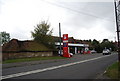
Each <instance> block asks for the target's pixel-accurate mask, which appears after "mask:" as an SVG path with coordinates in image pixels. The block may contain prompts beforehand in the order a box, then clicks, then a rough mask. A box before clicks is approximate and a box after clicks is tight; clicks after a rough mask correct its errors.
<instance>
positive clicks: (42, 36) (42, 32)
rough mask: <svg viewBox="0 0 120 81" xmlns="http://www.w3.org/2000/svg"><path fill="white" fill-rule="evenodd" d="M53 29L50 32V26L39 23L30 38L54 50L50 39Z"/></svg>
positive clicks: (45, 23) (43, 22)
mask: <svg viewBox="0 0 120 81" xmlns="http://www.w3.org/2000/svg"><path fill="white" fill-rule="evenodd" d="M52 31H53V29H51V30H50V25H49V24H48V23H47V22H45V21H41V23H39V24H37V26H36V27H35V29H34V31H32V32H31V34H32V37H33V38H34V40H35V41H37V42H38V43H43V44H44V45H46V46H48V47H52V48H54V40H53V37H52V33H53V32H52Z"/></svg>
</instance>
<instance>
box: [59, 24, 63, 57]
mask: <svg viewBox="0 0 120 81" xmlns="http://www.w3.org/2000/svg"><path fill="white" fill-rule="evenodd" d="M59 40H60V55H62V51H61V26H60V23H59Z"/></svg>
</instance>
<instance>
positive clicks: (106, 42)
mask: <svg viewBox="0 0 120 81" xmlns="http://www.w3.org/2000/svg"><path fill="white" fill-rule="evenodd" d="M101 47H102V49H105V48H107V49H111V50H113V51H115V50H116V46H115V44H114V43H113V42H112V41H111V42H110V41H109V40H108V39H103V41H102V43H101Z"/></svg>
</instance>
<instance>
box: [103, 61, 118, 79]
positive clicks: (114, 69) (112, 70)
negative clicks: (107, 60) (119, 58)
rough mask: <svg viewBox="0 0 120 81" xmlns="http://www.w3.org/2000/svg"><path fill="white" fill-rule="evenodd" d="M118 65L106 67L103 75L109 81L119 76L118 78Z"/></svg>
mask: <svg viewBox="0 0 120 81" xmlns="http://www.w3.org/2000/svg"><path fill="white" fill-rule="evenodd" d="M119 65H120V63H119V62H116V63H114V64H113V65H111V66H110V67H108V69H107V70H106V73H105V75H106V76H108V77H109V78H111V79H118V78H119V76H118V73H119V69H118V68H119V67H118V66H119Z"/></svg>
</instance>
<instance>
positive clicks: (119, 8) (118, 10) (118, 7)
mask: <svg viewBox="0 0 120 81" xmlns="http://www.w3.org/2000/svg"><path fill="white" fill-rule="evenodd" d="M114 4H115V16H116V29H117V39H118V60H119V62H120V1H119V0H115V1H114Z"/></svg>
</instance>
